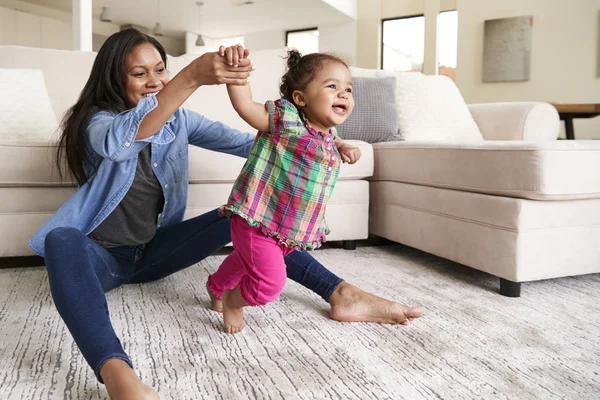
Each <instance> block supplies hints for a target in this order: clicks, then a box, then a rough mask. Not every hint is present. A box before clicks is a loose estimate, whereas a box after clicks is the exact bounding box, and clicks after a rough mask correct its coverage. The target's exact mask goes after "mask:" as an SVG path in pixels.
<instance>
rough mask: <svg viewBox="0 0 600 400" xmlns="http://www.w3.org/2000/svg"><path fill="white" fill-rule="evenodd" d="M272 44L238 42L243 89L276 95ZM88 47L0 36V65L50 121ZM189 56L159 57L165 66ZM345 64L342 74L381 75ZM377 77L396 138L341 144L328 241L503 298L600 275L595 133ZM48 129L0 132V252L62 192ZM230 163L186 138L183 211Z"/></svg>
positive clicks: (219, 190) (215, 202)
mask: <svg viewBox="0 0 600 400" xmlns="http://www.w3.org/2000/svg"><path fill="white" fill-rule="evenodd" d="M282 55H283V53H282V51H279V50H268V51H267V50H265V51H258V52H253V53H252V59H253V62H254V65H255V66H256V71H255V72H254V73H253V75H252V78H251V86H252V89H253V93H254V96H255V98H256V99H257V100H266V99H270V98H274V97H275V96H277V85H278V77H279V76H281V73H282V72H283V61H282ZM94 56H95V54H94V53H83V52H75V51H58V50H47V49H34V48H25V47H16V46H0V71H1V70H2V69H34V70H41V71H42V73H43V77H44V81H45V87H46V89H47V97H48V98H49V102H50V104H51V109H52V113H53V115H54V116H55V118H56V119H59V118H60V116H61V115H62V113H63V112H64V111H65V110H66V109H67V108H68V107H69V106H70V105H71V104H73V102H74V101H75V100H76V98H77V96H78V94H79V90H80V89H81V87H82V86H83V84H84V83H85V79H86V78H87V76H88V74H89V70H90V67H91V64H92V62H93V59H94ZM192 57H193V56H191V55H184V56H181V57H169V61H168V64H169V65H168V69H169V71H170V73H171V74H175V73H176V72H177V71H179V70H180V69H181V68H182V67H183V66H184V65H186V64H187V63H189V62H190V61H191V59H192ZM351 70H352V73H353V76H367V77H373V78H376V77H379V76H380V75H382V74H383V72H382V71H376V70H361V69H358V68H351ZM390 74H391V75H394V78H395V82H397V87H396V90H395V96H396V99H397V102H396V103H395V104H396V105H395V107H396V111H397V115H398V126H399V128H400V131H401V133H403V134H404V136H403V137H402V139H403V140H392V141H385V142H377V141H375V142H376V143H367V142H365V141H361V140H355V141H352V143H355V144H357V145H359V146H360V147H361V151H362V159H361V160H360V161H359V162H358V163H357V164H355V165H343V167H342V169H341V174H340V180H339V183H338V184H337V186H336V189H335V191H334V194H333V196H332V198H331V201H330V204H329V206H328V210H327V216H326V217H327V221H328V224H329V225H330V227H331V229H332V233H331V235H330V236H329V240H335V241H338V240H339V241H343V243H344V244H345V247H347V248H353V246H354V241H356V240H360V239H365V238H367V237H368V235H369V234H373V235H376V236H381V237H383V238H386V239H389V240H392V241H395V242H399V243H402V244H405V245H407V246H411V247H414V248H417V249H421V250H423V251H426V252H429V253H432V254H435V255H438V256H440V257H444V258H447V259H450V260H453V261H455V262H458V263H461V264H464V265H466V266H469V267H472V268H475V269H477V270H481V271H485V272H487V273H490V274H492V275H494V276H497V277H498V278H500V293H501V294H503V295H506V296H511V297H518V296H519V295H520V291H521V283H522V282H528V281H535V280H540V279H547V278H558V277H564V276H572V275H579V274H587V273H596V272H600V246H598V245H597V243H598V241H599V240H600V173H598V171H599V170H600V143H598V142H594V141H562V140H556V139H557V137H558V133H559V123H560V122H559V119H558V114H557V112H556V110H555V109H554V108H553V107H552V106H551V105H549V104H547V103H540V102H528V103H491V104H474V105H466V104H464V100H462V97H460V93H459V92H458V90H457V89H456V87H455V86H454V84H453V83H449V81H447V80H446V81H444V80H440V79H438V78H436V77H426V76H417V75H410V78H409V79H408V81H414V82H413V86H412V89H411V90H408V86H401V85H400V83H402V82H404V83H406V82H407V75H403V74H402V73H385V74H384V75H386V76H390ZM416 78H418V79H416ZM415 79H416V80H415ZM415 82H416V86H415V85H414V83H415ZM355 87H356V86H355ZM27 90H32V89H27ZM425 93H429V94H428V95H425ZM444 93H445V94H447V93H450V94H451V95H448V96H446V95H445V94H444ZM457 93H458V95H457ZM15 96H18V94H15ZM452 96H454V97H452ZM457 96H458V97H457ZM403 97H404V100H402V98H403ZM407 99H408V101H407ZM457 99H458V100H457ZM373 101H378V99H377V96H375V99H374V100H373ZM421 101H429V102H432V101H433V104H434V105H433V106H431V107H429V108H428V107H427V106H426V105H425V103H423V104H421ZM436 102H438V103H436ZM440 102H446V103H440ZM461 102H462V103H461ZM411 104H412V111H411V112H407V110H408V109H409V108H410V107H409V105H411ZM184 106H185V107H187V108H190V109H192V110H195V111H198V112H200V113H202V114H204V115H206V116H207V117H209V118H211V119H215V120H221V121H224V122H226V123H228V124H229V125H230V126H233V127H235V128H238V129H240V130H243V131H246V130H249V129H250V128H249V127H248V126H247V125H246V124H245V123H244V122H243V121H242V120H241V119H240V118H239V117H238V116H237V115H236V114H235V112H234V111H233V109H232V108H231V106H230V105H229V100H228V98H227V95H226V91H225V90H224V88H223V87H218V86H214V87H202V88H200V89H199V90H198V91H197V92H196V93H195V94H194V95H193V96H192V97H190V99H189V100H188V101H187V102H186V104H184ZM358 106H359V105H358V104H357V107H358ZM2 112H3V111H2V110H0V113H2ZM355 112H356V111H355ZM444 112H445V113H446V116H447V117H449V118H450V119H447V120H445V121H444V120H442V119H440V120H439V121H438V122H439V124H438V125H439V126H438V127H441V128H440V129H438V130H439V131H441V134H439V132H438V134H437V135H436V134H432V132H434V130H431V129H429V128H426V127H427V123H425V124H424V125H419V123H420V122H419V121H421V120H425V122H428V121H430V120H434V119H437V118H438V114H442V113H444ZM417 116H418V117H417ZM459 116H460V117H461V118H463V119H468V120H469V121H468V122H469V123H470V125H469V129H467V130H470V131H472V132H471V133H469V134H470V135H471V134H472V135H474V136H473V137H469V136H468V135H466V130H465V131H464V132H463V128H462V127H461V126H460V125H459V124H458V125H457V124H456V123H455V122H456V121H457V120H458V119H459ZM415 121H416V122H419V123H414V122H415ZM407 123H408V125H409V126H408V125H406V124H407ZM403 124H404V125H406V126H402V125H403ZM404 128H406V129H404ZM408 128H410V129H408ZM365 129H368V128H365ZM450 131H454V132H455V133H456V132H458V133H456V134H449V133H448V132H450ZM13 136H14V135H13ZM55 136H56V135H54V137H53V138H51V139H48V138H39V139H34V138H31V137H27V135H24V137H17V138H15V137H12V138H11V137H9V138H7V137H2V135H0V233H1V234H2V237H3V238H4V240H3V242H2V244H1V245H0V257H12V256H25V255H31V252H30V250H29V249H28V248H27V239H28V237H29V236H31V234H32V233H33V232H34V231H35V230H36V229H37V227H38V226H40V225H41V224H42V223H43V222H44V221H45V220H46V219H47V218H48V217H49V216H50V215H51V214H52V212H53V211H55V210H56V209H57V208H58V207H59V206H60V204H62V202H64V200H66V199H67V198H68V196H69V195H70V194H71V193H72V192H73V191H74V190H75V187H74V185H73V184H69V183H67V184H65V183H61V182H60V181H59V180H58V178H57V174H56V169H55V168H54V167H52V156H53V152H54V151H55V141H54V140H55V139H56V137H55ZM359 136H360V135H359ZM386 140H389V138H388V139H386ZM242 163H243V160H242V159H239V158H236V157H232V156H228V155H223V154H218V153H213V152H210V151H206V150H202V149H197V148H193V147H192V148H191V150H190V182H189V185H190V186H189V200H188V210H187V214H186V218H189V217H192V216H195V215H198V214H200V213H203V212H205V211H208V210H211V209H213V208H215V207H217V206H219V205H221V204H222V203H223V202H224V201H225V199H226V198H227V195H228V193H229V189H230V188H231V185H232V183H233V180H234V179H235V177H236V175H237V173H238V171H239V170H240V168H241V166H242Z"/></svg>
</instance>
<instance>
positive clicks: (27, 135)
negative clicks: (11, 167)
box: [0, 68, 58, 139]
mask: <svg viewBox="0 0 600 400" xmlns="http://www.w3.org/2000/svg"><path fill="white" fill-rule="evenodd" d="M0 93H1V95H0V110H2V112H1V113H0V137H3V138H8V139H11V138H12V139H17V138H18V139H51V138H52V137H54V136H55V135H58V123H57V121H56V117H55V116H54V112H53V111H52V106H51V105H50V98H49V97H48V91H47V90H46V84H45V82H44V75H43V74H42V71H40V70H38V69H3V68H0Z"/></svg>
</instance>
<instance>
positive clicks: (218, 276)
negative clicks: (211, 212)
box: [208, 215, 294, 306]
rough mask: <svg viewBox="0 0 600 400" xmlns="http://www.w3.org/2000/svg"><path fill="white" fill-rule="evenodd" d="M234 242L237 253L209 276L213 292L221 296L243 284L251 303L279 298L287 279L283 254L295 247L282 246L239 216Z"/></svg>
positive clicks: (233, 228)
mask: <svg viewBox="0 0 600 400" xmlns="http://www.w3.org/2000/svg"><path fill="white" fill-rule="evenodd" d="M231 241H232V242H233V247H234V250H233V253H231V254H230V255H229V256H227V258H225V260H224V261H223V263H222V264H221V266H220V267H219V269H218V270H217V272H215V273H214V274H212V275H211V276H209V277H208V288H209V289H210V291H211V292H213V293H214V295H215V296H217V298H219V299H220V298H221V296H222V295H223V291H224V290H227V289H233V288H235V287H236V286H237V285H239V286H240V293H241V295H242V297H243V298H244V300H245V301H246V303H247V304H248V305H249V306H261V305H264V304H267V303H269V302H271V301H273V300H276V299H277V298H278V297H279V295H280V294H281V292H282V291H283V287H284V286H285V280H286V278H287V276H286V272H285V262H284V261H283V257H285V256H286V255H288V254H289V253H291V252H292V251H294V249H290V248H288V247H286V246H283V245H279V244H278V243H277V239H275V238H273V237H268V236H266V235H265V234H264V233H262V231H261V230H260V228H256V227H253V226H250V225H249V224H248V222H246V220H245V219H243V218H242V217H240V216H238V215H234V216H233V218H232V219H231Z"/></svg>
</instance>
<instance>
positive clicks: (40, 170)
mask: <svg viewBox="0 0 600 400" xmlns="http://www.w3.org/2000/svg"><path fill="white" fill-rule="evenodd" d="M348 143H349V144H354V145H357V146H359V147H360V149H361V152H362V157H361V159H360V161H359V162H357V163H356V164H352V165H350V164H342V168H341V170H340V176H339V178H338V179H339V180H351V179H364V178H368V177H370V176H372V175H373V147H372V146H371V145H370V144H368V143H365V142H359V141H354V140H349V141H348ZM55 154H56V143H54V142H48V141H31V140H14V139H2V138H0V187H30V186H37V187H44V186H59V185H61V181H60V179H59V174H58V169H57V168H56V165H55V162H54V157H55ZM244 162H245V159H244V158H240V157H236V156H232V155H229V154H223V153H217V152H214V151H210V150H205V149H201V148H198V147H195V146H189V178H190V183H223V182H233V181H234V180H235V178H237V176H238V174H239V172H240V171H241V169H242V166H243V165H244ZM63 185H67V186H74V185H75V183H74V182H72V181H71V180H66V181H65V182H64V183H63Z"/></svg>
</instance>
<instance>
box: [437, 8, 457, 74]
mask: <svg viewBox="0 0 600 400" xmlns="http://www.w3.org/2000/svg"><path fill="white" fill-rule="evenodd" d="M437 27H438V73H439V74H440V75H446V76H448V77H450V78H451V79H452V80H455V76H456V54H457V48H458V46H457V41H458V12H457V11H444V12H441V13H440V15H439V18H438V26H437Z"/></svg>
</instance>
